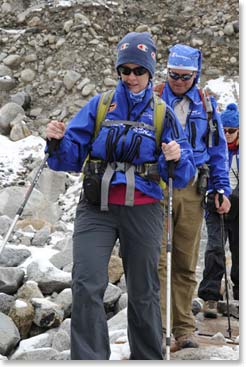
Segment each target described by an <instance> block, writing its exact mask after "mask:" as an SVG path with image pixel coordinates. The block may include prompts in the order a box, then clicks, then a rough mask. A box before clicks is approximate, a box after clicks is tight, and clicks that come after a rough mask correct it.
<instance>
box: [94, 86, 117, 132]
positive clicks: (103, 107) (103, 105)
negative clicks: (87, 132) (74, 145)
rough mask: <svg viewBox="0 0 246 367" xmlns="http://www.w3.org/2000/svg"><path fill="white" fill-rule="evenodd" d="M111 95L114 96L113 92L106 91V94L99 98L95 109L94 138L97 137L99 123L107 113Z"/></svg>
mask: <svg viewBox="0 0 246 367" xmlns="http://www.w3.org/2000/svg"><path fill="white" fill-rule="evenodd" d="M113 95H114V90H108V91H107V92H104V93H102V95H101V97H100V100H99V103H98V107H97V117H96V126H95V130H94V138H95V137H97V135H98V132H99V130H100V127H101V123H102V121H103V120H104V119H105V116H106V113H107V112H108V109H109V106H110V103H111V101H112V98H113Z"/></svg>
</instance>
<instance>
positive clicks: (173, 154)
mask: <svg viewBox="0 0 246 367" xmlns="http://www.w3.org/2000/svg"><path fill="white" fill-rule="evenodd" d="M161 148H162V152H163V154H164V156H165V158H166V161H174V162H177V161H178V160H179V159H180V157H181V150H180V145H179V144H178V143H177V142H176V141H175V140H172V141H170V143H168V144H166V143H162V144H161Z"/></svg>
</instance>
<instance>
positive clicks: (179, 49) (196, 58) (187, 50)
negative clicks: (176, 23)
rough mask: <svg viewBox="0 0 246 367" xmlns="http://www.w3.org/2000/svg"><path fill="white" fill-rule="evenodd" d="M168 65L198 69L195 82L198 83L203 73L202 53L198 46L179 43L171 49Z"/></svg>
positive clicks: (176, 67) (192, 69) (177, 67)
mask: <svg viewBox="0 0 246 367" xmlns="http://www.w3.org/2000/svg"><path fill="white" fill-rule="evenodd" d="M167 67H168V68H169V69H171V68H172V69H184V70H191V71H197V76H196V78H195V83H197V82H198V80H199V77H200V74H201V68H202V53H201V51H200V50H198V49H197V48H193V47H190V46H187V45H182V44H177V45H175V46H173V47H171V48H170V49H169V56H168V61H167Z"/></svg>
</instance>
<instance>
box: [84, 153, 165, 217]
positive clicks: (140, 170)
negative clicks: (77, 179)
mask: <svg viewBox="0 0 246 367" xmlns="http://www.w3.org/2000/svg"><path fill="white" fill-rule="evenodd" d="M83 172H84V174H85V178H86V176H88V175H98V176H101V177H102V179H101V185H100V190H101V194H100V196H101V200H100V204H101V210H105V211H107V210H108V193H109V186H110V182H111V179H112V177H113V175H114V173H115V172H124V173H125V176H126V197H125V205H127V206H133V204H134V191H135V174H137V175H139V176H141V177H143V178H145V179H148V180H152V181H155V182H156V183H159V181H160V176H159V172H158V164H157V163H143V164H138V165H133V164H131V163H127V162H105V161H102V160H93V159H92V160H88V161H87V162H86V164H85V167H84V169H83ZM84 189H85V187H84ZM85 194H86V193H85Z"/></svg>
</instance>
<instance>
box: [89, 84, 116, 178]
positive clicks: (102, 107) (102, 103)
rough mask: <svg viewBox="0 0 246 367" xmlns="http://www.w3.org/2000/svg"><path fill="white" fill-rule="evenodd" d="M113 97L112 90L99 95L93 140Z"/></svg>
mask: <svg viewBox="0 0 246 367" xmlns="http://www.w3.org/2000/svg"><path fill="white" fill-rule="evenodd" d="M113 95H114V90H111V89H110V90H108V91H107V92H103V93H102V94H101V97H100V100H99V102H98V106H97V116H96V126H95V130H94V136H93V139H95V138H96V137H97V135H98V132H99V130H100V127H101V123H102V121H103V120H104V119H105V116H106V113H107V112H108V109H109V106H110V103H111V101H112V98H113ZM89 156H90V154H87V157H86V158H85V161H84V164H83V167H82V172H83V170H84V167H85V165H86V163H87V161H88V160H89ZM83 177H84V174H83V173H82V178H83Z"/></svg>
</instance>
